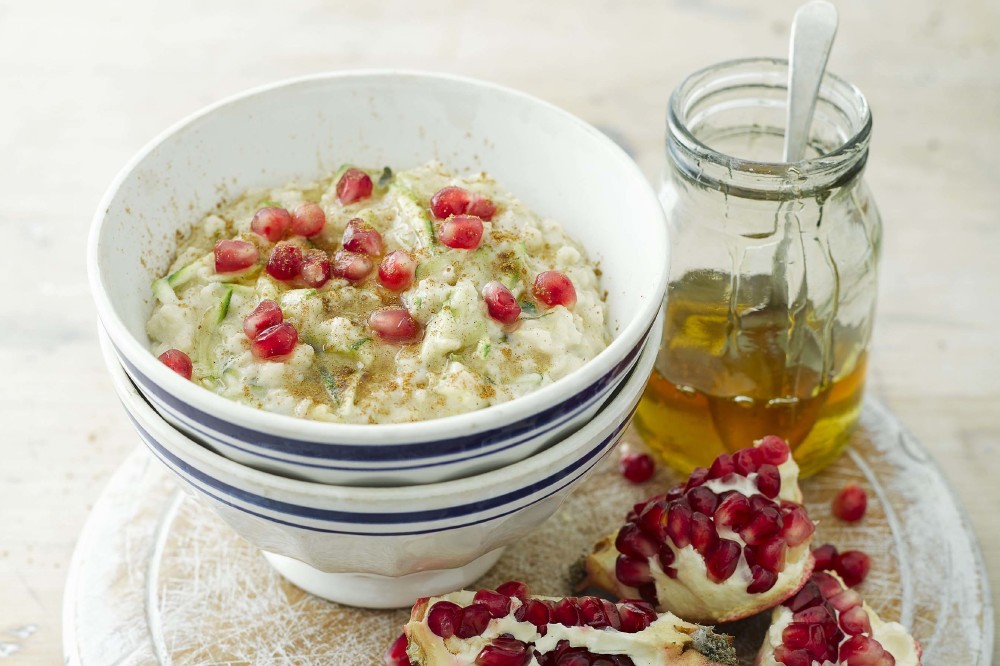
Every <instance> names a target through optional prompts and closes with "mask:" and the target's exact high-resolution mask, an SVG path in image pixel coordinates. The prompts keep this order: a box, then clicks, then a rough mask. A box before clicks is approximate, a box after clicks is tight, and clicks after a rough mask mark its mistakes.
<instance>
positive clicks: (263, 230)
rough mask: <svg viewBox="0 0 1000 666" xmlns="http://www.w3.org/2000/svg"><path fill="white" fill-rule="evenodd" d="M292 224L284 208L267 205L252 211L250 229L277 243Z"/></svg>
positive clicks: (290, 217)
mask: <svg viewBox="0 0 1000 666" xmlns="http://www.w3.org/2000/svg"><path fill="white" fill-rule="evenodd" d="M291 225H292V216H291V215H290V214H289V213H288V211H287V210H285V209H284V208H277V207H275V206H268V207H266V208H261V209H260V210H258V211H257V212H256V213H254V216H253V219H252V220H251V221H250V231H252V232H254V233H255V234H257V235H258V236H263V237H264V238H266V239H267V240H269V241H271V242H272V243H277V242H278V241H280V240H281V239H282V238H284V237H285V234H286V233H287V232H288V228H289V227H290V226H291Z"/></svg>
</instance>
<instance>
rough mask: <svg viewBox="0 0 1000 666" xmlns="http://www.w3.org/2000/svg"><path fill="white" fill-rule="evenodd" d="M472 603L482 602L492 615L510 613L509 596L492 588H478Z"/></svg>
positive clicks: (498, 615) (502, 615)
mask: <svg viewBox="0 0 1000 666" xmlns="http://www.w3.org/2000/svg"><path fill="white" fill-rule="evenodd" d="M472 603H474V604H482V605H483V606H485V607H486V610H488V611H489V612H490V615H492V616H493V617H504V616H506V615H507V614H508V613H510V597H508V596H506V595H503V594H500V593H499V592H494V591H493V590H479V591H478V592H476V596H474V597H473V598H472Z"/></svg>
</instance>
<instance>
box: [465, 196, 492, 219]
mask: <svg viewBox="0 0 1000 666" xmlns="http://www.w3.org/2000/svg"><path fill="white" fill-rule="evenodd" d="M464 212H465V213H467V214H468V215H475V216H476V217H478V218H480V219H483V220H492V219H493V215H494V214H495V213H496V212H497V207H496V204H494V203H493V202H492V201H490V200H489V199H487V198H486V197H483V196H479V195H473V199H472V201H471V202H469V207H468V208H467V209H465V211H464Z"/></svg>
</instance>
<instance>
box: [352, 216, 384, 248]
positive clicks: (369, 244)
mask: <svg viewBox="0 0 1000 666" xmlns="http://www.w3.org/2000/svg"><path fill="white" fill-rule="evenodd" d="M342 243H343V244H344V249H345V250H348V251H350V252H357V253H358V254H367V255H369V256H372V257H375V256H378V255H380V254H382V234H380V233H379V232H378V231H376V230H375V227H373V226H372V225H370V224H368V223H367V222H365V221H364V220H362V219H361V218H360V217H356V218H354V219H353V220H351V221H350V222H348V223H347V227H346V228H345V229H344V238H343V240H342Z"/></svg>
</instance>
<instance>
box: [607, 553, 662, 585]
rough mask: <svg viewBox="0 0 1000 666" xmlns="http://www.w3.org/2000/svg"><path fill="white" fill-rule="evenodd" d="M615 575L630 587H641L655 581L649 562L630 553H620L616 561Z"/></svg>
mask: <svg viewBox="0 0 1000 666" xmlns="http://www.w3.org/2000/svg"><path fill="white" fill-rule="evenodd" d="M615 577H616V578H617V579H618V580H620V581H621V582H622V583H624V584H625V585H628V586H630V587H639V586H640V585H643V584H645V583H650V582H652V581H653V574H652V573H650V571H649V562H648V561H646V560H640V559H638V558H635V557H629V556H628V555H619V556H618V559H617V561H615Z"/></svg>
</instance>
